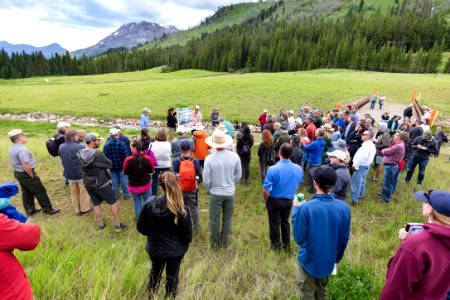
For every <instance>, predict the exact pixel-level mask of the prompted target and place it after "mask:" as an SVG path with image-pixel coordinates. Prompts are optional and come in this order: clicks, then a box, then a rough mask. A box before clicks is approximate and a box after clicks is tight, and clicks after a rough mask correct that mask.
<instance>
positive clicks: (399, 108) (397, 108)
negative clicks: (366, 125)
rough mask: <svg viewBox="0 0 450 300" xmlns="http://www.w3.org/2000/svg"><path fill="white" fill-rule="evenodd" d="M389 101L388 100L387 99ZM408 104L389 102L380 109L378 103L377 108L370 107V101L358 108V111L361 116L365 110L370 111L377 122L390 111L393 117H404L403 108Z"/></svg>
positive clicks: (390, 115)
mask: <svg viewBox="0 0 450 300" xmlns="http://www.w3.org/2000/svg"><path fill="white" fill-rule="evenodd" d="M386 102H387V101H386ZM407 106H408V104H398V103H389V102H387V103H386V104H385V105H383V109H381V110H380V107H379V105H378V101H377V104H376V105H375V109H370V102H369V103H367V104H366V105H364V106H363V107H361V108H360V109H359V110H358V113H359V114H360V116H362V114H364V113H365V112H369V113H370V115H371V116H372V118H374V119H375V120H376V121H377V122H379V121H380V120H381V115H382V114H383V113H384V112H386V111H387V112H389V117H391V118H392V117H393V116H394V115H398V116H401V117H402V118H403V110H404V109H405V108H406V107H407Z"/></svg>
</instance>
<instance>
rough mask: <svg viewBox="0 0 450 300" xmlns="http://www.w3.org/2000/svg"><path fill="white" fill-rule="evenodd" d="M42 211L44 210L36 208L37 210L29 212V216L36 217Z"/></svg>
mask: <svg viewBox="0 0 450 300" xmlns="http://www.w3.org/2000/svg"><path fill="white" fill-rule="evenodd" d="M40 211H42V208H35V209H32V210H29V211H28V212H27V216H28V217H31V216H32V215H35V214H37V213H38V212H40Z"/></svg>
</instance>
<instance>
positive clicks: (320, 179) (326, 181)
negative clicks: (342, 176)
mask: <svg viewBox="0 0 450 300" xmlns="http://www.w3.org/2000/svg"><path fill="white" fill-rule="evenodd" d="M311 173H312V177H313V179H314V181H315V182H317V184H318V185H319V186H321V187H324V188H332V187H334V185H335V184H336V181H337V175H336V171H334V169H333V168H332V167H330V166H320V167H317V168H315V169H314V170H313V171H312V172H311Z"/></svg>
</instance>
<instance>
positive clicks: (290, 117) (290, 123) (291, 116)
mask: <svg viewBox="0 0 450 300" xmlns="http://www.w3.org/2000/svg"><path fill="white" fill-rule="evenodd" d="M294 129H295V119H294V111H293V110H291V109H290V110H288V131H289V130H294Z"/></svg>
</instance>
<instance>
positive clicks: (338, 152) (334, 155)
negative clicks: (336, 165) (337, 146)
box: [327, 150, 347, 161]
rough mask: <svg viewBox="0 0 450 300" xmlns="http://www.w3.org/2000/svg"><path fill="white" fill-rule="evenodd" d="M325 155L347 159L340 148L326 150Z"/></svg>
mask: <svg viewBox="0 0 450 300" xmlns="http://www.w3.org/2000/svg"><path fill="white" fill-rule="evenodd" d="M327 155H328V156H330V157H336V158H338V159H340V160H342V161H346V160H347V155H346V154H345V152H344V151H342V150H334V151H333V152H327Z"/></svg>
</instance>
